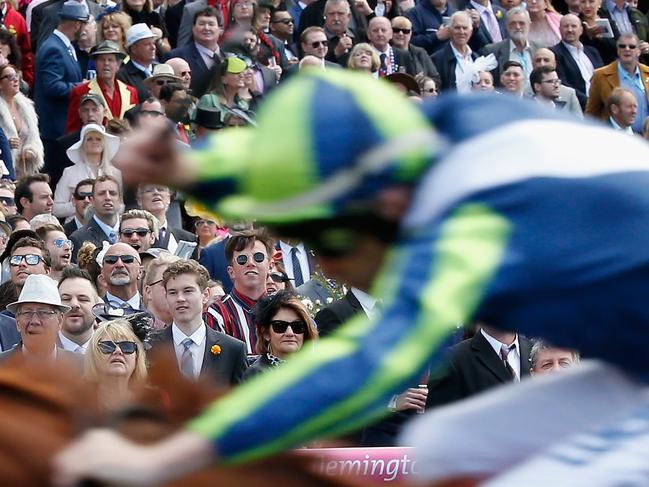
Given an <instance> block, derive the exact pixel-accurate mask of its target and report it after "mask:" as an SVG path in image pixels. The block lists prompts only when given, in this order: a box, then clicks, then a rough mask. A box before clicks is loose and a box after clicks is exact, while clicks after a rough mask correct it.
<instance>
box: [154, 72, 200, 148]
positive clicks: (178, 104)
mask: <svg viewBox="0 0 649 487" xmlns="http://www.w3.org/2000/svg"><path fill="white" fill-rule="evenodd" d="M191 102H192V101H191V98H190V97H189V95H188V94H187V91H185V88H183V87H182V85H181V84H179V83H171V84H167V85H164V86H163V87H162V89H161V90H160V103H162V108H163V109H164V111H165V115H167V118H168V119H169V120H170V121H171V122H173V124H174V128H175V131H176V136H177V137H178V140H180V141H182V142H184V143H185V144H189V142H190V138H191V137H192V135H191V133H190V132H189V130H188V127H186V126H185V123H184V122H185V121H186V120H187V119H188V116H189V114H188V111H189V105H191Z"/></svg>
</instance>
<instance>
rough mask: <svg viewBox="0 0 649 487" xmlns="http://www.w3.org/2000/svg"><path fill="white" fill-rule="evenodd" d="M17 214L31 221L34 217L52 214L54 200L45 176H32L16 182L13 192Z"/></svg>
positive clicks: (40, 174)
mask: <svg viewBox="0 0 649 487" xmlns="http://www.w3.org/2000/svg"><path fill="white" fill-rule="evenodd" d="M14 199H15V201H16V209H17V210H18V213H20V214H21V215H22V216H24V217H25V220H27V221H31V219H32V218H34V217H35V216H36V215H40V214H42V213H52V208H53V207H54V200H53V199H52V188H51V187H50V177H49V176H48V175H47V174H42V173H38V174H34V175H31V176H26V177H24V178H22V179H21V180H20V181H18V184H17V185H16V189H15V191H14Z"/></svg>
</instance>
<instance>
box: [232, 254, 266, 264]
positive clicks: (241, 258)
mask: <svg viewBox="0 0 649 487" xmlns="http://www.w3.org/2000/svg"><path fill="white" fill-rule="evenodd" d="M252 259H253V260H254V261H255V262H257V263H258V264H261V263H262V262H263V261H265V260H266V255H265V254H264V253H263V252H255V253H254V254H252ZM235 260H236V261H237V264H239V265H246V264H247V263H248V256H247V255H243V254H242V255H237V258H236V259H235Z"/></svg>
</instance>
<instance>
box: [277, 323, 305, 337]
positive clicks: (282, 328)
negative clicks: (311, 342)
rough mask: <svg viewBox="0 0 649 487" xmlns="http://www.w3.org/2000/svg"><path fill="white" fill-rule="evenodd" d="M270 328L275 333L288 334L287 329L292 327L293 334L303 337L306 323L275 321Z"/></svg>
mask: <svg viewBox="0 0 649 487" xmlns="http://www.w3.org/2000/svg"><path fill="white" fill-rule="evenodd" d="M270 326H271V328H272V329H273V331H274V332H275V333H286V330H287V328H288V327H289V326H290V327H291V330H293V333H295V334H296V335H303V334H304V333H305V332H306V323H305V322H304V321H302V320H295V321H284V320H273V321H271V322H270Z"/></svg>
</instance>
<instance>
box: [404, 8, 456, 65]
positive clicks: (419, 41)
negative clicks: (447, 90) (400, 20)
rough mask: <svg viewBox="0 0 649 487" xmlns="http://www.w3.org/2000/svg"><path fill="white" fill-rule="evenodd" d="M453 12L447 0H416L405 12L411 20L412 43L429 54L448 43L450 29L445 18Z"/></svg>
mask: <svg viewBox="0 0 649 487" xmlns="http://www.w3.org/2000/svg"><path fill="white" fill-rule="evenodd" d="M454 12H455V9H453V8H452V7H451V6H449V5H448V2H447V0H422V1H421V2H417V5H415V7H414V8H412V9H410V10H408V11H407V12H406V13H405V16H406V17H408V18H409V19H410V21H411V22H412V33H413V36H412V43H413V44H414V45H415V46H419V47H423V48H424V49H426V52H428V54H430V55H432V54H434V53H435V52H436V51H439V50H440V49H441V48H443V47H445V46H446V45H448V39H449V37H450V35H451V31H450V29H449V26H448V23H447V19H448V18H450V16H451V15H453V13H454ZM438 69H439V67H438Z"/></svg>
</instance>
